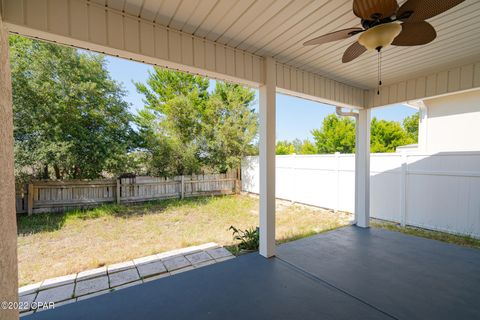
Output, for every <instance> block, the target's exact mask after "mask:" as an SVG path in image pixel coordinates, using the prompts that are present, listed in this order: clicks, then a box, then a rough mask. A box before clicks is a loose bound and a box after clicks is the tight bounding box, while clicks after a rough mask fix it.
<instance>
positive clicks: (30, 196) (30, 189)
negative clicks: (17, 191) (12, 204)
mask: <svg viewBox="0 0 480 320" xmlns="http://www.w3.org/2000/svg"><path fill="white" fill-rule="evenodd" d="M27 208H28V210H27V211H28V215H29V216H30V215H32V213H33V183H29V184H28V200H27Z"/></svg>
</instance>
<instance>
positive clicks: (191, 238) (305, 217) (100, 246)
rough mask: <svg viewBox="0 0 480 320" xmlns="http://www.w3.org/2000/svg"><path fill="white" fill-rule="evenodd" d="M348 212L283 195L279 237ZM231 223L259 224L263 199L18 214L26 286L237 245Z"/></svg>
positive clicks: (322, 227)
mask: <svg viewBox="0 0 480 320" xmlns="http://www.w3.org/2000/svg"><path fill="white" fill-rule="evenodd" d="M349 218H350V216H349V215H348V214H342V213H333V212H330V211H327V210H322V209H317V208H311V207H306V206H302V205H293V204H291V203H288V202H283V201H279V202H278V203H277V239H278V241H279V242H286V241H290V240H293V239H298V238H302V237H305V236H309V235H312V234H315V233H319V232H322V231H326V230H330V229H334V228H338V227H340V226H344V225H346V224H348V220H349ZM231 225H234V226H236V227H239V228H242V229H245V228H248V227H254V226H257V225H258V199H256V198H255V197H250V196H240V195H236V196H225V197H204V198H196V199H186V200H164V201H157V202H150V203H143V204H139V205H131V206H125V205H107V206H102V207H97V208H95V209H92V210H88V211H71V212H68V213H64V214H58V213H56V214H37V215H33V216H30V217H28V216H20V217H19V220H18V233H19V234H18V256H19V281H20V285H26V284H29V283H34V282H38V281H41V280H43V279H46V278H51V277H55V276H60V275H66V274H70V273H74V272H79V271H82V270H85V269H89V268H96V267H99V266H103V265H105V264H111V263H115V262H121V261H125V260H129V259H133V258H137V257H141V256H145V255H150V254H153V253H158V252H163V251H168V250H173V249H178V248H182V247H186V246H192V245H197V244H201V243H206V242H216V243H219V244H222V245H231V244H232V234H231V232H230V231H228V230H227V229H228V228H229V227H230V226H231Z"/></svg>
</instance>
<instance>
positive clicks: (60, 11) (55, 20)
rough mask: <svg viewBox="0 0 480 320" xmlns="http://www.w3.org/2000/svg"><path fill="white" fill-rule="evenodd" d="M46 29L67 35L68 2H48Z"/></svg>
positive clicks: (56, 0) (57, 0)
mask: <svg viewBox="0 0 480 320" xmlns="http://www.w3.org/2000/svg"><path fill="white" fill-rule="evenodd" d="M48 8H49V10H48V29H49V31H50V30H59V32H61V34H62V35H68V29H69V28H68V1H65V0H48Z"/></svg>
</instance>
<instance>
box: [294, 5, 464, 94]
mask: <svg viewBox="0 0 480 320" xmlns="http://www.w3.org/2000/svg"><path fill="white" fill-rule="evenodd" d="M463 1H465V0H407V1H406V2H405V3H404V4H403V5H402V6H399V5H398V3H397V1H396V0H354V1H353V13H354V14H355V15H356V16H357V17H359V18H360V19H361V25H362V28H348V29H343V30H338V31H334V32H331V33H327V34H324V35H322V36H319V37H316V38H314V39H311V40H309V41H307V42H305V43H304V44H303V45H305V46H308V45H319V44H324V43H327V42H331V41H337V40H342V39H347V38H350V37H353V36H355V35H357V34H360V36H359V37H358V40H357V41H355V42H354V43H353V44H352V45H350V46H349V47H348V48H347V49H346V50H345V52H344V54H343V57H342V62H343V63H347V62H350V61H352V60H354V59H356V58H358V57H359V56H360V55H362V54H363V53H364V52H365V51H367V50H376V51H377V52H378V72H379V85H381V84H382V83H381V80H380V72H381V50H382V49H384V48H385V47H387V46H389V45H394V46H418V45H423V44H427V43H429V42H431V41H433V40H434V39H435V38H436V36H437V33H436V31H435V29H434V28H433V26H432V25H431V24H430V23H428V22H426V21H425V20H426V19H429V18H432V17H434V16H436V15H439V14H441V13H443V12H445V11H447V10H449V9H451V8H453V7H455V6H456V5H458V4H460V3H462V2H463ZM378 93H379V92H378Z"/></svg>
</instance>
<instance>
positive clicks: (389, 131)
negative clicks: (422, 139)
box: [370, 118, 415, 152]
mask: <svg viewBox="0 0 480 320" xmlns="http://www.w3.org/2000/svg"><path fill="white" fill-rule="evenodd" d="M414 142H415V141H414V140H413V138H412V137H410V136H409V134H408V133H407V132H406V131H405V130H404V129H403V128H402V126H401V125H400V123H398V122H396V121H386V120H377V119H376V118H373V119H372V122H371V123H370V151H371V152H395V149H396V148H397V147H398V146H403V145H407V144H411V143H414Z"/></svg>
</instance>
